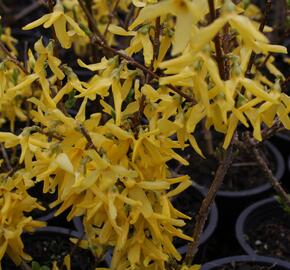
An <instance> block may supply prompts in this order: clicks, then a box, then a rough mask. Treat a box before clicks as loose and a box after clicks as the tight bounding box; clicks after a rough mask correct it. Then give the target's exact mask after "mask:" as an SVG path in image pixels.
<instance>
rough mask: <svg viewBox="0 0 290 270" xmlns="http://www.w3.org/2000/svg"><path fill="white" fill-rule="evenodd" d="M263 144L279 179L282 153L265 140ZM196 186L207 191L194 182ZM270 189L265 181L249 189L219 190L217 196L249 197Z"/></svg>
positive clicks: (282, 164)
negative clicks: (271, 158)
mask: <svg viewBox="0 0 290 270" xmlns="http://www.w3.org/2000/svg"><path fill="white" fill-rule="evenodd" d="M264 144H265V146H266V147H267V148H268V149H269V150H270V152H271V153H272V154H273V157H274V160H275V163H276V165H277V169H276V172H275V173H274V176H275V178H276V179H278V180H280V179H281V178H282V176H283V174H284V172H285V161H284V159H283V156H282V154H281V153H280V151H279V150H278V148H277V147H276V146H274V145H273V144H272V143H270V142H268V141H265V142H264ZM194 183H195V185H196V186H198V187H200V188H201V189H203V190H204V191H205V192H207V191H208V188H207V187H204V186H201V185H199V184H197V183H196V182H194ZM270 189H271V184H270V183H265V184H263V185H261V186H258V187H255V188H251V189H246V190H242V191H227V190H219V191H218V192H217V196H220V197H230V198H241V197H249V196H253V195H257V194H259V193H263V192H265V191H267V190H270Z"/></svg>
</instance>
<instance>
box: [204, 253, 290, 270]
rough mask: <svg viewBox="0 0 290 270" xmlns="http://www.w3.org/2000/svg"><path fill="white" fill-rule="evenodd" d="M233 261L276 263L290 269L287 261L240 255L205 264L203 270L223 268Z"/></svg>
mask: <svg viewBox="0 0 290 270" xmlns="http://www.w3.org/2000/svg"><path fill="white" fill-rule="evenodd" d="M232 261H236V262H247V261H248V262H261V263H274V264H276V265H277V266H281V267H285V269H290V263H289V262H287V261H283V260H281V259H277V258H273V257H267V256H252V255H240V256H231V257H225V258H221V259H217V260H214V261H211V262H208V263H205V264H204V265H202V267H201V270H214V267H216V266H222V265H224V264H227V263H230V262H232Z"/></svg>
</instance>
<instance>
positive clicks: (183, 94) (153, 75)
mask: <svg viewBox="0 0 290 270" xmlns="http://www.w3.org/2000/svg"><path fill="white" fill-rule="evenodd" d="M91 41H92V42H93V43H96V44H98V45H99V46H101V47H103V48H104V49H106V50H107V51H109V52H111V53H112V54H114V55H118V56H120V57H121V58H123V59H125V60H126V61H127V62H128V63H130V64H131V65H133V66H135V67H136V68H139V69H141V70H142V71H143V72H145V73H146V74H147V73H149V74H150V75H151V76H152V77H153V78H154V79H157V80H159V79H160V77H159V76H158V75H157V74H156V73H155V72H153V71H151V70H150V69H148V68H147V67H145V66H144V65H142V64H140V63H139V62H137V61H136V60H134V58H132V57H130V56H128V55H126V54H125V53H124V52H122V51H118V50H116V49H114V48H112V47H110V46H108V45H106V44H105V43H103V42H102V40H100V39H99V37H98V36H96V35H93V36H92V38H91ZM167 87H168V88H170V89H171V90H172V91H174V92H176V93H178V94H179V95H180V96H182V97H184V98H185V99H186V100H187V101H189V102H193V101H194V100H193V98H192V97H191V96H189V95H187V94H186V93H183V92H182V91H181V90H180V89H178V88H177V87H175V86H173V85H172V84H168V85H167Z"/></svg>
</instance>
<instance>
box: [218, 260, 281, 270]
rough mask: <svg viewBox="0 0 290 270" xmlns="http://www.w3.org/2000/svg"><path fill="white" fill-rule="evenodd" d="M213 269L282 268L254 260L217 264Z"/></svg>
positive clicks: (253, 269) (260, 269)
mask: <svg viewBox="0 0 290 270" xmlns="http://www.w3.org/2000/svg"><path fill="white" fill-rule="evenodd" d="M214 270H282V268H281V267H279V266H275V265H267V266H266V265H261V264H258V263H254V262H239V263H235V262H233V263H231V264H227V265H224V266H218V267H216V268H214Z"/></svg>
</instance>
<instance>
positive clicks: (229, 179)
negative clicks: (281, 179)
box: [178, 147, 276, 191]
mask: <svg viewBox="0 0 290 270" xmlns="http://www.w3.org/2000/svg"><path fill="white" fill-rule="evenodd" d="M263 151H264V153H265V156H266V159H267V160H268V164H269V166H270V168H271V169H272V171H273V172H275V170H276V164H275V163H274V162H272V161H271V154H270V153H269V152H268V151H267V149H266V148H265V147H263ZM184 157H185V158H186V159H187V160H188V161H189V163H190V164H189V166H183V167H181V168H180V169H179V171H178V173H180V174H188V175H189V176H190V177H191V179H192V180H193V181H194V182H196V183H198V184H199V185H201V186H205V187H209V186H210V185H211V182H212V180H213V177H214V173H215V171H216V169H217V167H218V165H219V161H218V160H217V159H215V158H210V157H209V158H207V159H203V158H201V157H200V156H199V155H197V154H196V153H194V152H193V150H192V149H188V150H186V151H185V156H184ZM266 182H267V181H266V179H265V177H264V175H263V173H262V172H261V170H260V168H259V167H258V165H257V163H256V161H255V159H254V157H253V155H252V153H251V152H250V151H243V152H242V151H238V150H236V152H235V157H234V161H233V164H232V166H231V168H230V169H229V171H228V173H227V174H226V176H225V179H224V182H223V185H222V186H221V190H224V191H243V190H248V189H253V188H256V187H258V186H261V185H263V184H265V183H266Z"/></svg>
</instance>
